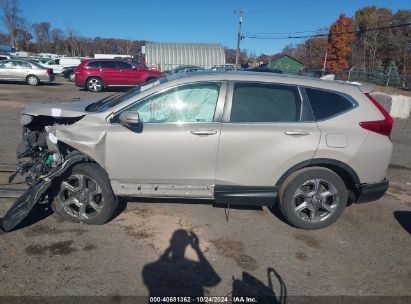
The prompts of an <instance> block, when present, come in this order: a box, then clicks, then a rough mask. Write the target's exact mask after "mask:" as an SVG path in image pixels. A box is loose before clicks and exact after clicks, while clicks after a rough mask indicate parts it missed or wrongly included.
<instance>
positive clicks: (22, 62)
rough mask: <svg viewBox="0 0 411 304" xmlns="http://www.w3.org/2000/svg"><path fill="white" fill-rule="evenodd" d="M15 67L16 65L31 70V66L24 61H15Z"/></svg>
mask: <svg viewBox="0 0 411 304" xmlns="http://www.w3.org/2000/svg"><path fill="white" fill-rule="evenodd" d="M16 65H17V66H18V67H22V68H27V69H31V65H30V64H29V63H27V62H24V61H17V62H16Z"/></svg>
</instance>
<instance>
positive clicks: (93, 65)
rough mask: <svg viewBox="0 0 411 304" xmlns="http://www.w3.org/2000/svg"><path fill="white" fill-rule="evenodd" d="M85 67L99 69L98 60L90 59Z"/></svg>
mask: <svg viewBox="0 0 411 304" xmlns="http://www.w3.org/2000/svg"><path fill="white" fill-rule="evenodd" d="M87 68H89V69H99V68H100V61H91V62H89V63H87Z"/></svg>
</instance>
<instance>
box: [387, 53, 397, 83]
mask: <svg viewBox="0 0 411 304" xmlns="http://www.w3.org/2000/svg"><path fill="white" fill-rule="evenodd" d="M387 77H388V85H389V86H393V87H398V86H399V85H400V74H399V73H398V67H397V65H396V64H395V61H394V60H391V61H390V64H389V65H388V67H387Z"/></svg>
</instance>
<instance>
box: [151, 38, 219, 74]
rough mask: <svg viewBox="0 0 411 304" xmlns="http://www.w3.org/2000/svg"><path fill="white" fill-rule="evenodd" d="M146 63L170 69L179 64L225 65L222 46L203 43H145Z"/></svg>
mask: <svg viewBox="0 0 411 304" xmlns="http://www.w3.org/2000/svg"><path fill="white" fill-rule="evenodd" d="M143 54H145V61H146V65H147V66H148V67H150V68H156V67H157V68H160V70H161V71H164V70H171V69H174V68H176V67H178V66H180V65H195V66H200V67H203V68H211V67H212V66H215V65H225V53H224V47H223V46H222V45H221V44H205V43H147V44H146V45H145V47H144V48H143Z"/></svg>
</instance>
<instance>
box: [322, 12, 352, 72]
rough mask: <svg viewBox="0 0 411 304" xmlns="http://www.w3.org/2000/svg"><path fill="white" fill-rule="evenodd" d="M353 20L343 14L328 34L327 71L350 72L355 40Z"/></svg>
mask: <svg viewBox="0 0 411 304" xmlns="http://www.w3.org/2000/svg"><path fill="white" fill-rule="evenodd" d="M352 24H353V20H352V19H351V18H349V17H347V16H346V15H345V14H341V15H340V17H339V18H338V19H337V21H335V22H334V23H333V24H332V25H331V27H330V31H329V34H328V49H327V51H328V56H327V69H328V70H331V71H334V72H335V73H338V72H341V71H345V70H348V68H349V62H348V59H349V55H350V53H351V47H350V43H351V42H352V41H353V39H354V35H353V34H352Z"/></svg>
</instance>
